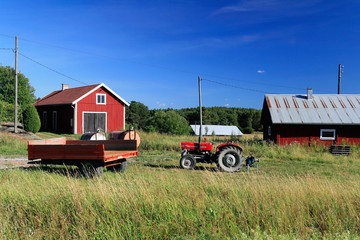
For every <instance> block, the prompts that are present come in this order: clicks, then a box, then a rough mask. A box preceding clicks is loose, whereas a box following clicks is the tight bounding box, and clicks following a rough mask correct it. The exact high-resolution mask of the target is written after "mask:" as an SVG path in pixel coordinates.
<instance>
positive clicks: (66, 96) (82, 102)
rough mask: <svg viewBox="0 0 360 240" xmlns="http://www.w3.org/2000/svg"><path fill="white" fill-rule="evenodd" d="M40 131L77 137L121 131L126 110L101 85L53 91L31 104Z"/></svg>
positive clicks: (120, 101) (105, 87)
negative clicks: (35, 113) (37, 114)
mask: <svg viewBox="0 0 360 240" xmlns="http://www.w3.org/2000/svg"><path fill="white" fill-rule="evenodd" d="M34 106H35V107H36V109H37V111H38V113H39V116H40V119H41V131H48V132H56V133H74V134H78V133H79V134H81V133H86V132H96V131H97V130H98V129H100V130H102V131H105V132H111V131H115V130H120V129H125V106H129V103H127V102H126V101H125V100H124V99H122V98H121V97H120V96H118V95H117V94H116V93H115V92H114V91H112V90H111V89H110V88H109V87H107V86H106V85H105V84H103V83H101V84H95V85H89V86H84V87H77V88H69V85H68V84H63V85H62V90H57V91H54V92H52V93H50V94H49V95H47V96H45V97H43V98H42V99H40V100H39V101H37V102H36V103H34Z"/></svg>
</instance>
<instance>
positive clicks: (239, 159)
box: [217, 147, 245, 172]
mask: <svg viewBox="0 0 360 240" xmlns="http://www.w3.org/2000/svg"><path fill="white" fill-rule="evenodd" d="M244 161H245V159H244V157H243V155H242V153H241V151H240V149H238V148H236V147H224V148H223V149H222V150H220V153H219V156H218V162H217V166H218V168H219V169H220V170H221V171H223V172H238V171H240V169H241V168H242V166H243V165H244Z"/></svg>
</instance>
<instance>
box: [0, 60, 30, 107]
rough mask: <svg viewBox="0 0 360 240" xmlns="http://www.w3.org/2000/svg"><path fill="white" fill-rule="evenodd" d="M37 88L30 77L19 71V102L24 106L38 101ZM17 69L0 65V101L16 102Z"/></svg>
mask: <svg viewBox="0 0 360 240" xmlns="http://www.w3.org/2000/svg"><path fill="white" fill-rule="evenodd" d="M34 93H35V89H34V88H33V87H32V86H31V85H30V83H29V79H28V78H26V77H25V76H24V75H23V74H22V73H18V104H19V105H20V106H22V107H24V106H27V105H28V104H32V103H34V102H35V101H36V97H35V95H34ZM14 96H15V69H13V68H11V67H2V66H0V101H4V102H7V103H10V104H14V103H15V98H14Z"/></svg>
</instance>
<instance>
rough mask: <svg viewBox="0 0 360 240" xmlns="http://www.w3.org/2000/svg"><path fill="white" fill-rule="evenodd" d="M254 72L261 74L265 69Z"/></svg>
mask: <svg viewBox="0 0 360 240" xmlns="http://www.w3.org/2000/svg"><path fill="white" fill-rule="evenodd" d="M256 72H257V73H260V74H262V73H264V72H265V70H257V71H256Z"/></svg>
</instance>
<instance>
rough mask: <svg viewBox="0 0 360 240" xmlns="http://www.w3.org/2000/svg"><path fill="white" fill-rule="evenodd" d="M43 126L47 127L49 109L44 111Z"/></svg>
mask: <svg viewBox="0 0 360 240" xmlns="http://www.w3.org/2000/svg"><path fill="white" fill-rule="evenodd" d="M42 127H43V129H46V128H47V111H44V112H43V119H42Z"/></svg>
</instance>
